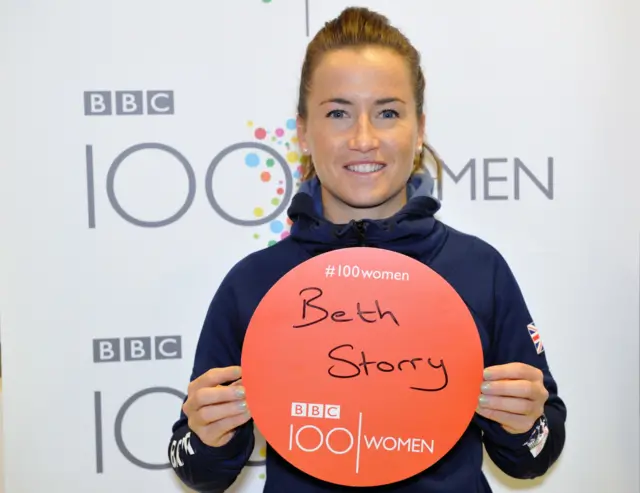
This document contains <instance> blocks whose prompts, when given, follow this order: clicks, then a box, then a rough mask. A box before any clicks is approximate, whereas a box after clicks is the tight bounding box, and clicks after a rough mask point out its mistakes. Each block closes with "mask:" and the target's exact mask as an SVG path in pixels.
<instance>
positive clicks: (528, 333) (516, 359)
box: [476, 254, 567, 479]
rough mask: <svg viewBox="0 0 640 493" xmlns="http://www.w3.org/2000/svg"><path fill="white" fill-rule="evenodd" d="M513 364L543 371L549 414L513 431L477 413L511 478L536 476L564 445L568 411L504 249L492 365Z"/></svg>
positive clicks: (491, 447) (489, 448) (492, 451)
mask: <svg viewBox="0 0 640 493" xmlns="http://www.w3.org/2000/svg"><path fill="white" fill-rule="evenodd" d="M507 363H524V364H527V365H531V366H534V367H536V368H539V369H540V370H541V371H542V372H543V375H544V385H545V387H546V389H547V391H548V392H549V398H548V400H547V402H546V404H545V407H544V414H543V416H542V417H541V418H540V419H539V420H538V421H537V423H536V424H535V425H534V426H533V428H532V429H531V430H529V431H527V432H525V433H522V434H511V433H509V432H507V431H505V430H504V429H503V428H502V426H501V425H500V424H499V423H497V422H495V421H491V420H488V419H486V418H484V417H482V416H478V415H476V419H477V423H478V424H479V425H480V427H481V428H482V430H483V432H484V438H483V440H484V444H485V448H486V450H487V454H488V455H489V457H490V458H491V459H492V460H493V462H494V463H495V464H496V465H497V466H498V467H499V468H500V469H501V470H502V471H503V472H504V473H505V474H507V475H509V476H511V477H514V478H517V479H533V478H536V477H538V476H542V475H544V474H545V473H546V472H547V471H548V470H549V468H550V467H551V466H552V465H553V464H554V462H555V461H556V460H557V459H558V457H559V456H560V453H561V452H562V450H563V448H564V442H565V420H566V416H567V410H566V406H565V404H564V402H563V401H562V399H561V398H560V396H559V395H558V385H557V383H556V381H555V379H554V377H553V375H552V374H551V370H550V369H549V364H548V361H547V353H546V352H545V349H544V346H543V341H542V340H541V339H540V334H539V333H538V329H537V328H536V326H535V322H534V320H533V319H532V317H531V315H530V313H529V310H528V308H527V305H526V303H525V300H524V297H523V295H522V292H521V289H520V287H519V285H518V283H517V281H516V279H515V277H514V275H513V273H512V272H511V270H510V268H509V266H508V265H507V263H506V261H505V260H504V259H503V258H502V256H500V255H499V254H498V263H497V266H496V270H495V277H494V310H493V331H492V339H491V354H490V361H489V365H490V366H494V365H503V364H507Z"/></svg>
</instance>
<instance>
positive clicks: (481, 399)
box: [478, 395, 489, 406]
mask: <svg viewBox="0 0 640 493" xmlns="http://www.w3.org/2000/svg"><path fill="white" fill-rule="evenodd" d="M478 402H479V403H480V405H481V406H484V405H485V404H486V403H487V402H489V399H488V398H487V397H486V396H484V395H481V396H480V397H479V398H478Z"/></svg>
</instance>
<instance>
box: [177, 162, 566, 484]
mask: <svg viewBox="0 0 640 493" xmlns="http://www.w3.org/2000/svg"><path fill="white" fill-rule="evenodd" d="M432 187H433V180H432V179H431V177H430V175H429V174H428V173H427V174H418V175H415V176H413V177H412V179H411V180H410V182H409V183H408V186H407V195H408V201H407V204H406V205H405V206H404V208H403V209H402V210H401V211H399V212H398V213H397V214H396V215H395V216H393V217H391V218H389V219H386V220H376V221H373V220H362V221H351V222H350V223H349V224H343V225H335V224H332V223H330V222H328V221H326V220H325V219H324V218H323V216H322V204H321V198H320V186H319V183H318V181H317V179H314V180H311V181H309V182H305V183H303V185H302V187H301V189H300V191H299V192H298V193H297V194H296V195H295V196H294V198H293V200H292V203H291V205H290V207H289V210H288V214H289V217H290V218H291V220H292V221H293V225H292V228H291V235H290V236H289V237H287V238H286V239H284V240H282V241H280V242H278V243H277V244H275V245H273V246H271V247H269V248H266V249H263V250H260V251H257V252H255V253H252V254H250V255H248V256H247V257H245V258H244V259H242V260H241V261H240V262H238V263H237V264H236V265H235V266H234V267H233V268H232V269H231V270H230V272H229V273H228V274H227V275H226V276H225V278H224V279H223V281H222V283H221V285H220V287H219V289H218V291H217V292H216V294H215V296H214V297H213V300H212V301H211V304H210V306H209V309H208V311H207V314H206V317H205V320H204V326H203V327H202V332H201V334H200V339H199V342H198V345H197V349H196V354H195V362H194V365H193V372H192V375H191V379H192V380H193V379H195V378H197V377H198V376H200V375H202V374H203V373H205V372H206V371H207V370H209V369H211V368H217V367H226V366H233V365H240V360H241V352H242V342H243V339H244V334H245V331H246V328H247V326H248V324H249V321H250V319H251V316H252V314H253V312H254V310H255V308H256V307H257V305H258V304H259V303H260V301H261V299H262V297H263V296H264V295H265V294H266V293H267V291H268V290H269V289H270V288H271V287H272V286H273V284H274V283H276V282H277V281H278V280H279V279H280V278H281V277H282V276H283V275H284V274H285V273H287V272H288V271H289V270H291V269H292V268H294V267H295V266H297V265H298V264H300V263H302V262H304V261H306V260H308V259H309V258H311V257H313V256H314V255H318V254H321V253H324V252H327V251H330V250H334V249H337V248H344V247H351V246H368V247H377V248H385V249H388V250H393V251H395V252H399V253H402V254H404V255H407V256H409V257H412V258H414V259H417V260H419V261H421V262H423V263H425V264H427V265H428V266H429V267H431V268H432V269H434V270H435V271H436V272H438V273H439V274H440V275H441V276H442V277H444V278H445V279H446V280H447V281H448V282H449V283H450V284H451V285H452V286H453V288H454V289H455V290H456V291H457V292H458V294H459V295H460V297H461V298H462V299H463V300H464V301H465V303H466V305H467V307H468V308H469V310H470V312H471V314H472V315H473V318H474V320H475V323H476V325H477V327H478V330H479V332H480V338H481V341H482V346H483V350H484V359H485V361H484V363H485V367H487V366H493V365H500V364H505V363H510V362H521V363H525V364H529V365H532V366H535V367H537V368H539V369H540V370H542V371H543V373H544V384H545V386H546V388H547V390H548V391H549V399H548V401H547V403H546V405H545V414H544V415H543V417H542V418H541V419H540V420H539V421H538V423H537V424H536V425H535V426H534V427H533V428H532V430H531V431H529V432H526V433H523V434H520V435H513V434H509V433H508V432H506V431H505V430H503V429H502V427H501V426H500V425H499V424H498V423H496V422H493V421H490V420H487V419H485V418H483V417H481V416H479V415H477V414H476V415H475V417H474V419H473V421H472V422H471V424H470V426H469V428H468V429H467V431H466V433H465V434H464V435H463V436H462V438H461V439H460V441H459V442H458V443H457V445H456V446H455V447H454V448H453V449H452V450H451V451H450V452H449V453H448V454H447V455H445V456H444V457H443V458H442V459H441V460H440V461H439V462H438V463H437V464H436V465H434V466H432V467H430V468H429V469H428V470H426V471H424V472H423V473H421V474H419V475H417V476H415V477H413V478H411V479H408V480H405V481H403V482H400V483H395V484H392V485H388V486H384V487H376V488H358V491H360V490H363V489H365V490H368V491H376V492H398V493H418V492H420V493H422V492H424V493H427V492H428V493H489V492H490V491H491V490H490V487H489V484H488V483H487V480H486V479H485V477H484V475H483V473H482V470H481V467H482V457H483V454H482V447H483V445H484V447H485V448H486V450H487V453H488V455H489V457H490V458H491V459H492V460H493V461H494V463H495V464H496V465H497V466H498V467H499V468H500V469H501V470H502V471H504V472H505V473H506V474H508V475H510V476H512V477H514V478H520V479H528V478H535V477H537V476H541V475H543V474H544V473H545V472H546V471H547V470H548V469H549V467H550V466H551V465H552V464H553V463H554V462H555V461H556V459H557V458H558V456H559V455H560V452H561V451H562V449H563V447H564V441H565V419H566V408H565V404H564V402H563V401H562V400H561V399H560V397H559V396H558V389H557V385H556V382H555V380H554V378H553V376H552V375H551V372H550V370H549V366H548V363H547V359H546V353H545V352H544V351H542V352H539V351H537V350H536V346H535V345H534V343H533V341H532V339H531V336H530V334H529V331H528V328H527V327H528V325H530V324H533V323H534V320H533V318H532V317H531V314H530V313H529V310H528V308H527V306H526V304H525V300H524V299H523V296H522V293H521V290H520V288H519V286H518V284H517V282H516V280H515V278H514V276H513V274H512V272H511V270H510V268H509V266H508V265H507V263H506V261H505V260H504V258H503V257H502V256H501V255H500V254H499V253H498V252H497V251H496V250H495V249H494V248H493V247H491V246H490V245H488V244H487V243H486V242H484V241H482V240H480V239H478V238H476V237H474V236H470V235H467V234H463V233H461V232H459V231H456V230H455V229H453V228H451V227H449V226H447V225H445V224H443V223H442V222H441V221H439V220H438V219H436V218H435V216H434V215H435V213H436V212H437V211H438V210H439V208H440V202H439V201H438V200H437V199H436V198H434V197H433V196H432V195H431V194H432ZM274 391H277V390H275V389H274ZM478 395H480V389H478ZM172 431H173V436H172V438H171V441H170V445H169V448H168V452H169V458H170V460H171V464H172V466H173V468H174V471H175V473H176V474H177V475H178V477H179V478H180V479H181V480H182V481H183V482H184V483H185V484H186V485H187V486H189V487H190V488H192V489H193V490H195V491H198V492H203V493H204V492H208V493H219V492H224V491H225V490H227V489H228V488H229V487H230V486H231V485H232V484H233V482H234V481H235V480H236V478H237V477H238V475H239V474H240V472H241V470H242V469H243V467H244V466H245V465H246V463H247V461H248V459H249V457H250V455H251V453H252V451H253V447H254V440H255V439H254V431H253V422H252V421H249V422H248V423H246V424H245V425H243V426H241V427H240V428H238V429H237V431H236V434H235V435H234V437H233V438H232V439H231V441H230V442H229V443H227V444H226V445H224V446H222V447H219V448H213V447H209V446H207V445H205V444H204V443H203V442H202V441H200V439H199V438H198V437H197V435H195V434H194V433H192V432H191V431H190V430H189V428H188V425H187V418H186V416H185V415H184V413H182V414H181V415H180V418H179V419H178V421H177V422H176V423H175V425H174V426H173V429H172ZM541 447H542V449H541V450H540V448H541ZM351 490H355V488H345V487H340V486H336V485H333V484H329V483H325V482H322V481H319V480H317V479H315V478H312V477H310V476H308V475H306V474H305V473H302V472H300V471H299V470H297V469H296V468H294V467H293V466H291V465H290V464H289V463H287V462H286V461H285V460H284V459H283V458H282V457H280V456H279V455H278V454H277V452H276V451H275V450H273V449H272V448H269V447H268V448H267V458H266V483H265V487H264V492H265V493H320V492H329V491H351Z"/></svg>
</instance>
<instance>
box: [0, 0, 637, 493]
mask: <svg viewBox="0 0 640 493" xmlns="http://www.w3.org/2000/svg"><path fill="white" fill-rule="evenodd" d="M348 3H349V2H346V1H339V0H310V1H309V2H305V1H303V0H271V1H261V0H232V1H231V0H228V1H226V2H222V1H217V2H212V1H205V0H192V1H189V2H169V1H166V0H162V1H159V0H137V1H136V2H131V1H127V0H117V1H111V2H88V1H86V0H58V1H56V2H50V1H45V0H41V1H24V0H5V1H3V2H2V4H1V6H0V36H2V39H1V41H0V67H1V69H0V73H1V77H2V79H0V80H1V81H2V82H1V83H0V84H1V85H0V87H1V88H2V91H0V143H1V145H0V163H1V164H0V187H1V189H0V200H1V202H0V205H1V209H0V210H1V211H2V213H1V220H2V223H1V224H0V226H1V229H0V231H1V233H0V235H1V236H0V238H1V239H0V248H1V249H2V250H1V255H0V262H1V263H0V316H1V318H0V321H1V332H2V335H1V341H2V353H3V354H2V363H3V369H2V370H3V371H2V373H3V378H4V383H3V387H4V396H3V398H4V423H3V424H4V435H5V443H4V448H5V452H4V456H5V466H4V470H5V478H4V481H5V488H6V492H7V493H26V492H29V493H31V492H35V491H48V492H51V493H63V492H64V493H68V492H71V491H77V492H81V491H82V492H84V491H91V492H96V493H98V492H112V491H127V492H132V491H138V490H139V491H142V490H143V489H144V490H146V491H155V492H167V493H169V492H177V491H181V489H180V486H179V485H178V483H177V482H176V481H175V480H174V479H173V476H172V473H171V472H170V470H169V469H168V468H167V466H168V464H167V457H166V449H167V444H168V440H169V436H170V426H171V424H172V423H173V421H174V420H175V419H176V418H177V416H178V412H179V409H180V399H179V397H180V393H181V392H184V391H186V385H187V382H188V377H189V374H190V370H191V364H192V356H193V352H194V348H195V344H196V341H197V337H198V334H199V330H200V326H201V323H202V320H203V317H204V314H205V310H206V308H207V305H208V303H209V301H210V298H211V296H212V295H213V293H214V291H215V289H216V288H217V286H218V283H219V282H220V280H221V278H222V276H223V275H224V274H225V273H226V272H227V270H228V269H229V268H230V267H231V266H232V265H233V264H234V263H235V262H236V261H238V260H239V259H240V258H241V257H243V256H245V255H246V254H248V253H250V252H252V251H254V250H256V249H258V248H262V247H265V246H267V245H268V243H269V242H270V241H277V240H278V239H280V238H281V236H282V234H283V233H284V234H286V227H287V225H286V216H285V215H284V212H283V210H282V208H280V209H278V207H279V205H280V204H282V201H283V200H284V201H285V202H284V205H286V200H287V199H288V197H289V196H290V195H289V194H290V193H291V192H292V191H293V187H294V186H295V181H296V167H297V164H298V163H297V155H296V154H295V151H296V144H295V139H292V137H293V135H294V133H293V132H292V131H291V129H290V128H288V122H289V121H290V119H291V118H293V117H294V116H295V100H296V88H297V84H298V77H299V69H300V65H301V61H302V55H303V52H304V48H305V45H306V43H307V42H308V41H309V40H310V37H309V36H312V35H313V34H314V33H315V32H316V31H317V30H318V29H319V28H320V27H321V26H322V24H323V23H324V22H325V21H326V20H327V19H329V18H331V17H333V16H335V15H337V14H338V13H339V11H340V10H341V9H342V8H343V7H345V6H347V4H348ZM360 4H362V5H366V6H370V7H372V8H375V9H378V10H379V11H381V12H383V13H385V14H387V15H388V16H389V17H390V18H391V20H392V21H393V22H394V23H395V24H397V25H398V26H400V27H401V28H402V29H403V30H404V31H405V32H406V33H407V34H408V35H409V37H410V38H411V39H412V40H413V41H414V42H415V44H416V45H417V46H418V48H419V49H420V50H421V51H422V53H423V56H424V67H425V69H426V71H427V80H428V92H427V109H428V112H427V117H428V136H429V139H430V141H431V143H432V144H433V145H434V146H435V147H436V149H437V150H438V151H439V152H440V154H441V155H442V156H443V157H444V159H445V161H446V162H447V169H448V173H446V174H445V176H444V179H443V182H442V183H441V198H442V200H443V211H442V214H441V218H442V219H443V220H444V221H446V222H448V223H449V224H451V225H452V226H454V227H456V228H458V229H461V230H464V231H467V232H470V233H474V234H477V235H480V236H481V237H483V238H484V239H486V240H488V241H489V242H491V243H493V244H494V245H495V246H496V247H497V248H498V249H499V250H501V251H502V252H503V254H504V255H505V256H506V257H507V259H508V261H509V262H510V264H511V265H512V267H513V269H514V271H515V272H516V275H517V276H518V279H519V280H520V282H521V284H522V287H523V289H524V291H525V295H526V297H527V299H528V302H529V304H530V307H531V309H532V311H533V313H534V314H535V318H536V321H537V325H538V326H539V327H540V329H541V333H542V336H543V338H544V340H545V345H546V350H547V352H548V357H549V358H550V361H551V364H552V370H553V372H554V375H555V376H556V378H557V380H558V382H559V385H560V392H561V394H562V397H563V398H564V399H565V400H566V403H567V406H568V423H567V445H566V449H565V452H564V454H563V456H562V458H561V460H560V461H559V463H558V464H557V466H556V467H554V469H553V470H552V471H551V472H550V473H549V474H548V475H547V476H546V477H545V478H544V480H541V481H534V482H528V483H523V482H515V481H512V480H509V479H508V478H506V477H504V475H502V474H500V473H499V472H498V471H496V470H495V468H494V467H493V466H492V465H491V464H490V463H489V462H487V465H486V469H487V473H488V474H489V477H490V481H491V483H492V485H493V486H494V488H495V492H496V493H506V492H512V491H521V490H528V489H530V490H529V491H544V492H548V493H567V492H580V493H601V492H603V491H606V492H608V493H635V492H638V491H640V489H639V483H638V464H639V463H640V456H639V429H638V416H639V406H638V400H639V395H638V386H639V382H638V367H639V361H638V344H639V339H638V332H639V331H638V327H639V323H640V320H639V302H638V298H639V274H638V273H639V270H640V264H639V252H640V242H639V235H640V220H639V216H640V214H639V213H640V202H639V199H638V195H637V189H638V183H639V182H640V171H639V170H640V166H639V165H640V162H639V160H638V157H637V156H638V155H637V152H636V147H635V144H636V142H637V135H638V133H637V132H638V123H637V122H638V117H639V113H640V104H639V103H640V99H639V96H638V87H640V76H639V72H638V65H637V60H638V53H637V51H638V46H640V34H639V33H638V31H637V29H635V27H636V26H637V23H638V21H640V16H639V15H638V10H639V9H638V2H635V3H632V2H624V1H623V0H581V1H580V2H577V1H563V2H557V1H556V2H551V1H539V2H513V1H506V0H500V1H498V0H494V1H491V2H477V1H472V0H465V1H462V0H459V1H456V2H437V1H431V0H412V1H409V0H394V1H393V2H391V1H389V0H378V1H373V0H370V1H362V2H360ZM96 91H98V92H99V91H104V92H106V93H108V95H109V96H110V98H111V104H110V105H109V104H107V99H104V94H98V95H95V94H93V95H92V94H90V93H94V92H96ZM119 91H124V92H125V93H126V94H124V95H122V94H120V93H119ZM136 91H139V92H136ZM158 92H159V93H160V94H159V97H155V98H154V95H155V96H158ZM139 98H142V99H139ZM147 98H148V101H150V102H153V103H154V104H150V105H148V104H143V105H137V104H133V103H132V101H137V102H139V101H146V100H147ZM170 98H172V99H170ZM87 102H88V104H86V103H87ZM169 102H171V103H172V105H171V106H170V107H171V108H172V110H171V111H169V112H168V113H167V112H166V111H165V110H166V108H167V107H169V106H168V103H169ZM108 109H110V110H111V112H110V114H104V112H105V111H106V110H108ZM118 109H124V110H126V111H129V112H131V110H132V109H133V110H137V109H140V112H141V113H142V114H126V115H123V114H118V113H119V112H118V111H117V110H118ZM95 112H98V113H101V114H99V115H95V114H87V113H95ZM134 113H136V111H134ZM154 113H155V114H154ZM261 129H263V130H264V133H262V134H261V131H262V130H261ZM247 143H249V144H247ZM152 144H153V145H152ZM157 144H160V145H159V146H158V145H157ZM236 144H243V145H239V146H235V147H231V149H228V148H229V147H230V146H234V145H236ZM258 144H264V145H267V146H268V147H266V148H258V147H257V145H258ZM154 145H155V147H153V146H154ZM127 150H129V152H130V153H129V154H127V155H123V154H122V153H123V152H125V151H127ZM223 151H225V152H226V151H229V153H228V154H225V153H224V152H223ZM118 158H120V159H118ZM269 158H271V161H270V160H269ZM467 165H468V167H467ZM211 166H214V167H215V173H214V175H213V179H212V180H209V181H207V170H208V168H210V167H211ZM465 170H466V171H465ZM110 172H111V173H114V174H113V175H110ZM190 173H193V174H192V175H190ZM110 179H113V182H110ZM288 180H289V181H290V182H289V181H288ZM208 184H210V186H209V185H208ZM208 189H209V190H210V191H212V192H213V199H214V204H218V205H219V207H218V208H217V209H216V208H215V207H213V206H212V205H211V203H210V201H209V198H210V197H208V194H207V190H208ZM185 203H186V206H185V208H186V209H188V210H186V212H185V210H184V209H181V207H182V206H183V204H185ZM118 206H119V207H120V208H121V209H120V213H121V214H119V213H118V210H117V208H118ZM178 211H181V212H185V213H184V214H183V215H180V214H181V212H180V214H178V216H175V217H173V219H171V220H170V219H169V218H171V217H172V216H174V215H175V214H177V213H178ZM273 213H277V214H278V215H277V217H270V216H272V215H273ZM127 214H128V215H129V220H125V218H124V217H123V216H126V215H127ZM226 215H230V216H231V217H227V216H226ZM234 218H235V219H234ZM163 220H165V221H164V224H161V225H156V227H148V224H147V226H145V225H143V224H140V223H139V221H147V222H149V221H163ZM252 220H261V221H263V224H260V225H252V224H246V223H245V224H238V223H239V222H241V221H252ZM128 338H134V339H136V340H135V341H133V342H132V341H130V340H128ZM145 338H147V339H145ZM104 339H108V340H109V341H106V342H105V341H102V342H99V341H98V342H96V341H97V340H104ZM114 339H115V340H116V341H115V342H116V343H117V344H115V345H114V341H113V340H114ZM116 347H119V348H120V352H119V353H118V351H116V350H115V348H116ZM178 347H180V349H181V351H180V352H176V351H175V349H176V348H178ZM94 349H95V351H94ZM116 356H120V358H119V359H118V358H116ZM140 356H143V358H140ZM128 357H133V359H138V361H129V360H128V359H130V358H128ZM147 357H149V358H150V359H145V358H147ZM114 358H115V359H117V360H114ZM104 359H110V361H108V362H105V361H103V360H104ZM140 359H142V360H140ZM148 389H151V390H148ZM145 390H148V391H147V392H146V393H145V392H144V391H145ZM141 391H142V392H143V393H142V394H141V395H140V396H138V398H137V399H136V398H135V397H134V396H136V394H137V393H138V392H141ZM132 397H134V401H133V402H128V399H130V398H132ZM128 404H130V405H128ZM119 413H120V415H119ZM127 451H128V452H127ZM123 452H124V453H123ZM263 453H264V449H263V448H262V446H261V444H258V447H257V448H256V451H255V453H254V457H253V460H254V462H253V463H252V465H250V466H249V467H247V468H246V470H245V471H244V473H243V475H242V479H241V480H239V482H238V484H237V485H236V486H235V487H234V491H236V492H240V493H250V492H259V491H261V489H262V484H263V478H264V470H263V466H262V465H261V460H262V459H263ZM127 454H128V455H127ZM138 485H139V486H138Z"/></svg>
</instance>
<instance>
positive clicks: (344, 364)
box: [328, 344, 449, 392]
mask: <svg viewBox="0 0 640 493" xmlns="http://www.w3.org/2000/svg"><path fill="white" fill-rule="evenodd" d="M345 348H349V349H351V350H352V351H353V350H355V348H354V347H353V346H352V345H351V344H342V345H340V346H337V347H335V348H333V349H332V350H331V351H329V359H331V360H333V361H339V362H340V370H341V372H340V373H338V372H336V371H335V368H336V366H337V365H332V366H331V367H330V368H329V370H328V373H329V375H331V376H332V377H334V378H356V377H358V376H360V375H361V374H364V376H371V375H372V374H374V372H375V371H376V370H377V371H378V372H381V373H394V372H401V371H404V370H405V369H406V368H409V369H412V370H418V362H422V363H421V366H424V364H427V365H428V367H427V368H431V369H433V370H441V372H442V378H443V383H442V385H439V386H436V387H431V386H420V387H417V386H416V387H414V386H410V387H409V388H410V389H412V390H418V391H421V392H438V391H440V390H443V389H445V388H446V387H447V385H449V375H448V373H447V368H446V366H445V364H444V361H443V360H442V359H441V360H440V364H437V365H436V364H434V363H432V361H431V358H428V359H427V360H426V361H425V360H424V358H411V359H403V360H401V361H398V362H397V363H395V364H393V363H390V362H389V361H384V360H380V361H372V360H368V359H367V356H366V354H365V352H364V351H360V357H359V359H358V360H356V362H355V363H354V362H353V361H351V360H350V359H347V358H345V357H338V356H336V353H338V352H342V353H344V351H343V350H344V349H345ZM370 367H371V368H372V370H370V369H369V368H370ZM348 369H351V372H347V370H348Z"/></svg>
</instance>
